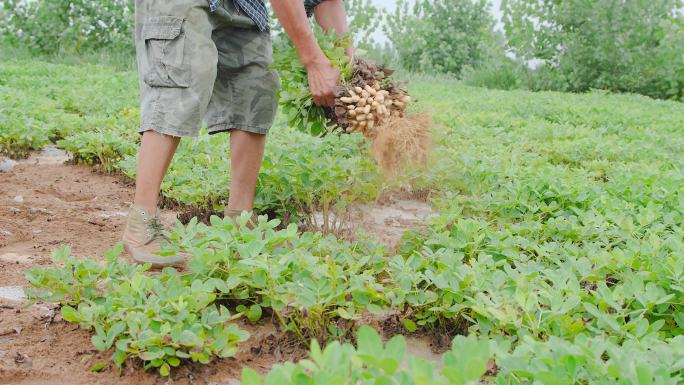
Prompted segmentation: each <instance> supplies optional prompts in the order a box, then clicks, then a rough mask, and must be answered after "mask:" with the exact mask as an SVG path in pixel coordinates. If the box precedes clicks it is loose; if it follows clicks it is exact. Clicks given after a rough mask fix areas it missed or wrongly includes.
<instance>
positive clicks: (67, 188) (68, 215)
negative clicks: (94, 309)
mask: <svg viewBox="0 0 684 385" xmlns="http://www.w3.org/2000/svg"><path fill="white" fill-rule="evenodd" d="M67 158H68V155H67V154H65V153H62V152H61V151H59V150H56V149H48V150H47V151H44V152H43V153H41V154H38V155H34V156H32V157H31V158H30V159H27V160H24V161H20V162H17V163H16V164H12V162H5V163H3V161H5V159H3V158H0V384H26V385H28V384H31V385H36V384H50V385H54V384H231V385H232V384H239V383H240V381H239V380H238V378H239V374H240V371H241V369H242V367H244V366H250V367H252V368H254V369H257V370H261V371H265V370H267V369H268V368H269V367H270V366H271V365H272V364H273V363H274V362H278V361H282V360H285V359H292V358H296V356H298V355H299V354H301V351H295V352H293V351H290V352H283V351H282V349H281V348H280V346H278V344H277V343H276V342H274V341H277V337H276V334H275V333H274V330H273V328H272V327H270V326H269V325H266V323H267V322H264V323H263V324H262V325H259V326H254V325H241V327H243V328H245V329H247V330H248V331H249V332H250V333H251V334H252V337H251V338H250V340H249V341H248V342H247V343H243V344H241V345H240V352H239V353H238V355H237V356H236V357H235V358H231V359H224V360H216V361H215V362H214V363H212V364H210V365H183V366H181V368H180V369H179V370H176V371H175V372H174V373H173V374H172V376H171V378H161V377H159V376H157V375H156V374H154V373H151V372H150V373H146V372H144V371H143V370H142V369H141V368H135V367H132V366H131V365H128V366H127V367H126V368H125V369H124V371H123V373H119V370H118V369H117V368H115V367H114V366H113V365H111V364H110V360H109V356H110V355H111V352H105V353H100V352H98V351H96V350H95V349H94V348H93V346H92V344H91V342H90V336H91V334H90V332H88V331H85V330H80V329H78V327H77V326H76V325H73V324H69V323H66V322H65V321H63V320H61V317H60V316H59V315H58V314H56V313H58V311H57V312H56V311H55V310H56V309H55V306H53V305H50V304H37V305H33V306H27V304H26V301H25V299H24V298H23V289H24V288H25V287H26V286H27V282H26V280H25V279H24V276H23V274H24V271H25V270H26V269H28V268H30V267H32V266H36V265H46V264H50V263H51V261H50V253H51V251H52V250H54V249H55V248H57V247H58V245H61V244H66V245H70V246H71V248H72V253H73V254H74V255H77V256H79V257H91V258H100V257H101V256H102V255H103V252H104V251H105V250H107V249H109V248H111V247H112V246H113V245H114V244H115V243H116V242H117V241H118V240H119V237H120V233H121V231H122V229H123V226H124V224H125V219H126V211H127V207H128V206H129V205H130V203H131V201H132V198H133V188H132V186H130V185H128V184H127V183H125V182H124V181H122V179H121V178H119V177H114V176H105V175H101V174H97V173H94V172H93V171H92V170H91V169H90V168H89V167H87V166H74V165H65V164H63V163H64V161H65V160H66V159H67ZM386 204H389V205H390V206H391V207H389V206H375V207H368V208H365V209H364V211H366V212H368V213H370V215H365V216H364V218H365V219H364V220H363V222H362V223H358V226H361V227H364V228H365V229H366V230H367V231H369V232H371V233H372V232H374V231H377V235H378V236H380V237H381V238H382V239H383V240H385V241H388V242H390V243H392V242H396V241H397V240H398V237H399V236H400V235H401V233H402V232H403V231H404V230H406V229H407V228H410V227H412V226H415V225H416V223H417V222H419V221H420V220H422V218H423V217H424V216H425V214H426V209H425V207H426V206H425V205H424V204H421V203H419V202H414V201H392V202H390V203H386ZM402 207H403V208H402ZM427 210H429V207H428V209H427ZM162 217H163V221H164V222H165V223H166V224H170V223H172V221H173V218H174V217H175V213H174V212H169V211H166V212H164V213H163V214H162ZM411 345H412V346H414V349H413V350H414V352H415V353H416V354H419V355H421V356H424V357H432V356H431V353H430V349H429V346H428V343H427V342H425V341H420V340H416V341H414V342H413V343H412V344H411ZM97 363H106V364H108V366H107V367H106V368H105V369H104V370H103V371H102V372H100V373H93V372H90V371H89V368H91V367H92V366H93V365H95V364H97Z"/></svg>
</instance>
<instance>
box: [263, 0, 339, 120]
mask: <svg viewBox="0 0 684 385" xmlns="http://www.w3.org/2000/svg"><path fill="white" fill-rule="evenodd" d="M271 5H272V6H273V11H274V12H275V14H276V16H277V17H278V20H280V24H281V25H282V26H283V29H285V32H286V33H287V34H288V35H289V36H290V39H292V43H293V44H294V46H295V48H296V49H297V53H298V54H299V57H300V58H301V59H302V63H304V66H305V67H306V71H307V72H308V75H309V88H311V94H312V95H313V99H314V102H315V103H316V105H319V106H328V107H332V106H333V105H334V104H335V96H334V88H335V86H336V85H337V82H338V80H339V78H340V71H339V70H338V69H336V68H334V67H332V66H331V65H330V62H329V61H328V59H327V58H326V57H325V55H324V54H323V51H322V50H321V47H319V46H318V42H317V41H316V38H315V37H314V34H313V31H312V30H311V27H310V26H309V19H307V18H306V11H305V10H304V3H303V2H302V1H301V0H272V1H271Z"/></svg>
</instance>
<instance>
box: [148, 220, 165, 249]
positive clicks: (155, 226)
mask: <svg viewBox="0 0 684 385" xmlns="http://www.w3.org/2000/svg"><path fill="white" fill-rule="evenodd" d="M147 229H148V230H149V231H150V233H151V234H150V236H151V237H150V240H149V241H147V242H146V243H145V244H146V245H149V244H150V243H152V241H154V240H155V239H157V238H158V237H160V238H164V239H165V238H166V237H165V236H164V234H162V232H163V231H164V227H163V226H162V224H161V221H160V220H159V218H158V217H153V218H149V219H148V222H147Z"/></svg>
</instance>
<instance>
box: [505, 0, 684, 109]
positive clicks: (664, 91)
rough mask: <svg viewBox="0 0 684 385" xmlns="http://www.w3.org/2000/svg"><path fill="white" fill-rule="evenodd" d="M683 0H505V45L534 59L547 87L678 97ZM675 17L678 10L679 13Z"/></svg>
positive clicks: (683, 82)
mask: <svg viewBox="0 0 684 385" xmlns="http://www.w3.org/2000/svg"><path fill="white" fill-rule="evenodd" d="M681 7H682V1H681V0H564V1H556V0H504V1H503V2H502V10H503V13H504V20H503V21H504V25H505V32H506V37H507V39H508V44H509V47H510V48H511V49H512V51H513V52H514V53H515V54H516V55H517V56H518V57H520V58H523V59H526V60H530V59H540V60H542V61H543V63H544V68H541V69H540V70H539V72H540V73H545V74H546V75H545V76H548V74H552V75H553V77H554V78H555V79H554V80H553V81H552V82H551V83H550V84H553V87H551V88H563V89H567V90H570V91H584V90H587V89H590V88H601V89H608V90H612V91H615V92H639V93H643V94H646V95H650V96H654V97H661V98H675V99H681V98H682V89H683V88H684V70H683V69H682V68H684V57H683V56H682V54H681V53H682V49H683V48H684V33H683V32H682V30H681V28H680V27H678V24H677V23H678V22H681V18H679V19H678V16H677V10H678V9H679V8H681ZM679 17H681V16H679Z"/></svg>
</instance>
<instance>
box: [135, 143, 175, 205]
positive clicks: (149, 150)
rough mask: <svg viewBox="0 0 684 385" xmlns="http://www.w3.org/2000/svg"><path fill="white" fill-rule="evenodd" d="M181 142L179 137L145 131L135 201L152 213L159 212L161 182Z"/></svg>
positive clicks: (139, 160)
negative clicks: (158, 202) (158, 201)
mask: <svg viewBox="0 0 684 385" xmlns="http://www.w3.org/2000/svg"><path fill="white" fill-rule="evenodd" d="M179 142H180V138H179V137H175V136H169V135H163V134H160V133H158V132H155V131H145V132H144V133H143V136H142V140H141V142H140V156H139V157H138V176H137V178H136V182H135V199H134V203H135V205H136V206H139V207H142V208H144V209H145V210H147V212H148V213H150V214H152V215H154V213H156V212H157V200H158V199H159V189H160V187H161V182H162V179H164V175H166V170H167V169H168V168H169V163H171V158H173V154H174V153H175V152H176V148H177V147H178V143H179Z"/></svg>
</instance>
